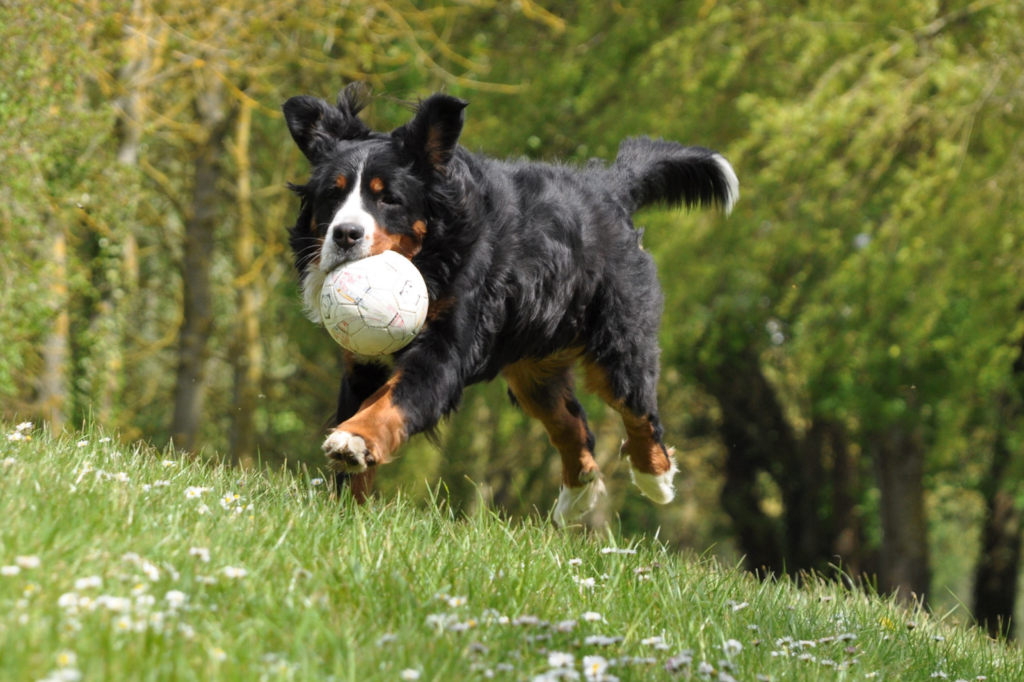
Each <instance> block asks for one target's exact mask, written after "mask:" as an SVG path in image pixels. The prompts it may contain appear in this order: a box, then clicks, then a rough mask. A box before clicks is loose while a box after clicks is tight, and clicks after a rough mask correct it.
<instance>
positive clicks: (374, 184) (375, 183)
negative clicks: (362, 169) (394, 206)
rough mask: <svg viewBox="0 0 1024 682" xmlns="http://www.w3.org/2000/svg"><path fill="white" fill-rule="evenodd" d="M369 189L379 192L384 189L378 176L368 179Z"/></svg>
mask: <svg viewBox="0 0 1024 682" xmlns="http://www.w3.org/2000/svg"><path fill="white" fill-rule="evenodd" d="M370 189H371V190H372V191H374V192H377V193H380V192H383V191H384V181H383V180H381V179H380V178H374V179H373V180H370Z"/></svg>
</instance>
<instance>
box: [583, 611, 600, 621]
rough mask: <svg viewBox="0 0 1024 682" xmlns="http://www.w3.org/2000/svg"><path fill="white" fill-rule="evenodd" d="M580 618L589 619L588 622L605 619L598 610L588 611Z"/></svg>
mask: <svg viewBox="0 0 1024 682" xmlns="http://www.w3.org/2000/svg"><path fill="white" fill-rule="evenodd" d="M580 618H582V619H583V620H585V621H587V622H588V623H595V622H597V621H599V620H604V616H602V615H601V614H600V613H597V612H596V611H587V612H586V613H584V614H583V615H582V616H580Z"/></svg>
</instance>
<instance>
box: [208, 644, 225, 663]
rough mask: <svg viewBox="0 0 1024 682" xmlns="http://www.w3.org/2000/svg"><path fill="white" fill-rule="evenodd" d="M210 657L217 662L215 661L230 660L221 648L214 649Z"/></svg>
mask: <svg viewBox="0 0 1024 682" xmlns="http://www.w3.org/2000/svg"><path fill="white" fill-rule="evenodd" d="M210 657H211V658H213V660H215V661H226V660H227V658H228V655H227V653H226V652H225V651H224V650H223V649H221V648H220V647H215V648H214V649H213V651H211V652H210Z"/></svg>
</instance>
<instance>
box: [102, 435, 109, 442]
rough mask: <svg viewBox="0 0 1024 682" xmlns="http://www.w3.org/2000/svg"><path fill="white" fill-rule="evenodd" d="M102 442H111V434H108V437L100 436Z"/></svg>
mask: <svg viewBox="0 0 1024 682" xmlns="http://www.w3.org/2000/svg"><path fill="white" fill-rule="evenodd" d="M100 442H101V443H109V442H110V436H107V437H106V438H100Z"/></svg>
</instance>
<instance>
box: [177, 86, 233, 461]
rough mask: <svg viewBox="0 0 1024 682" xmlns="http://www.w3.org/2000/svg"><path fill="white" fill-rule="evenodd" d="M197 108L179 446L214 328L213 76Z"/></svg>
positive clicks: (217, 150) (197, 411)
mask: <svg viewBox="0 0 1024 682" xmlns="http://www.w3.org/2000/svg"><path fill="white" fill-rule="evenodd" d="M196 109H197V111H198V118H199V121H200V123H201V125H202V127H203V128H204V129H205V131H206V136H205V139H204V140H202V141H201V142H200V143H199V144H198V145H197V149H196V150H195V161H194V163H195V166H194V168H195V170H194V174H193V185H192V201H191V205H190V211H189V213H190V215H189V216H187V219H186V221H185V245H184V246H185V248H184V254H183V258H182V272H181V278H182V282H183V284H184V297H183V298H184V301H183V304H184V308H183V311H182V323H181V330H180V332H179V343H178V376H177V383H176V385H175V389H174V417H173V420H172V422H171V439H172V440H173V441H174V445H175V447H177V448H178V449H180V450H185V451H191V450H193V449H194V448H195V445H196V433H197V432H198V431H199V425H200V420H201V417H202V412H203V399H204V397H205V392H206V391H205V388H206V387H205V378H206V377H205V369H206V360H207V357H208V356H209V350H208V349H207V342H208V341H209V338H210V335H211V333H212V332H213V306H212V292H211V290H210V266H211V263H212V257H213V250H214V238H213V237H214V230H215V228H216V226H217V199H218V192H217V182H218V180H219V179H220V168H219V166H218V158H219V157H220V155H221V154H222V153H223V152H224V137H225V134H226V132H227V118H228V117H227V112H226V109H227V107H226V104H225V102H224V94H223V86H222V85H221V84H220V81H217V80H213V81H212V82H211V83H209V84H207V86H206V87H205V88H200V90H199V92H197V93H196Z"/></svg>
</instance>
